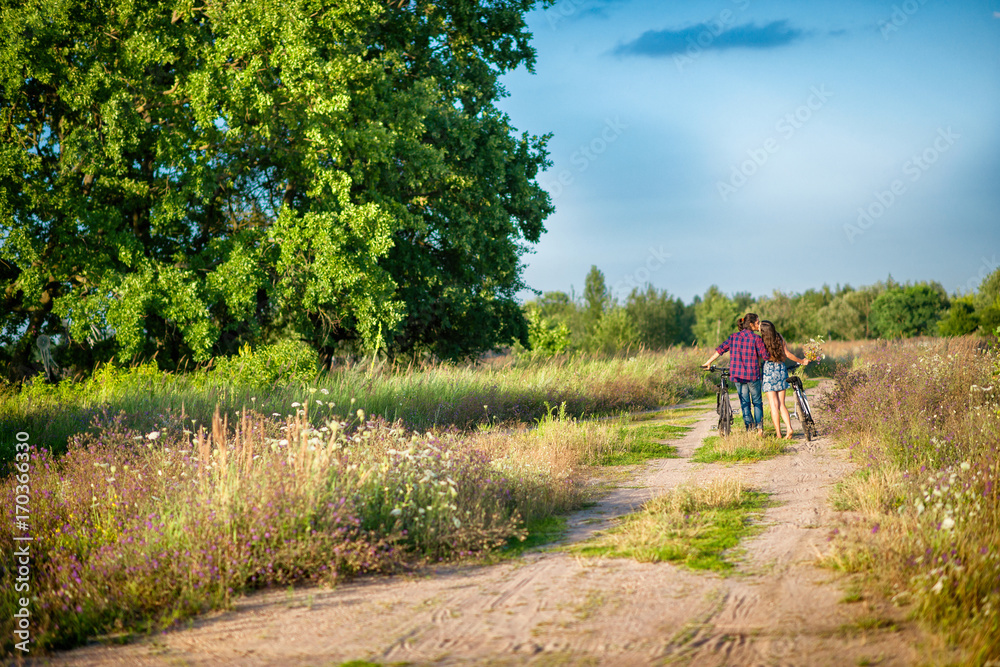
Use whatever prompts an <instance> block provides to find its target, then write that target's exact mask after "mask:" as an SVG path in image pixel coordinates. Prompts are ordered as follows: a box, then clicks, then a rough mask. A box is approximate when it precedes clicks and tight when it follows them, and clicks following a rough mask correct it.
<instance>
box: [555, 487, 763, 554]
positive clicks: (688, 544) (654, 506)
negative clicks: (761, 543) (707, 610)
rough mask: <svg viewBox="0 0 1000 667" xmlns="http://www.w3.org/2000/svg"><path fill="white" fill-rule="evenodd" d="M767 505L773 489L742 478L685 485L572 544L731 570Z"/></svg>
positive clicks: (579, 550) (583, 550) (581, 549)
mask: <svg viewBox="0 0 1000 667" xmlns="http://www.w3.org/2000/svg"><path fill="white" fill-rule="evenodd" d="M767 506H768V497H767V494H765V493H761V492H759V491H755V490H751V489H744V488H743V487H742V484H741V482H740V481H739V480H738V479H722V480H716V481H714V482H712V483H711V484H708V485H706V486H693V485H684V486H680V487H677V488H675V489H672V490H671V491H670V492H668V493H667V494H665V495H663V496H659V497H657V498H654V499H652V500H650V501H649V502H647V503H646V504H645V505H644V506H643V507H642V509H640V510H639V511H638V512H635V513H633V514H629V515H627V516H625V517H623V518H622V519H621V520H620V521H619V522H618V524H617V525H616V526H615V527H613V528H611V529H609V530H607V531H604V532H601V533H599V534H597V535H596V536H594V537H593V538H592V539H590V540H588V541H586V542H583V543H581V544H577V545H573V546H571V547H568V549H569V550H570V551H571V552H572V553H576V554H579V555H581V556H591V557H594V556H603V557H607V558H634V559H635V560H637V561H640V562H652V563H656V562H672V563H676V564H679V565H683V566H684V567H688V568H690V569H692V570H713V571H717V572H725V571H728V570H731V569H732V568H733V565H734V563H733V560H732V559H731V558H730V556H732V555H733V549H734V548H735V547H736V546H737V545H738V544H739V543H740V541H741V540H742V539H743V538H745V537H748V536H750V535H753V534H755V533H757V532H759V531H760V526H759V525H757V524H755V522H754V521H755V519H759V518H760V516H761V515H762V514H763V511H764V509H765V508H766V507H767Z"/></svg>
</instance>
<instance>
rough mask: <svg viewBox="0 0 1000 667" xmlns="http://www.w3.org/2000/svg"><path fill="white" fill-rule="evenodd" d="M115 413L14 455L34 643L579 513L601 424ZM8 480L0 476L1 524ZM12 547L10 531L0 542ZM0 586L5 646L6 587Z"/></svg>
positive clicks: (9, 509) (81, 636)
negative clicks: (24, 460) (20, 473)
mask: <svg viewBox="0 0 1000 667" xmlns="http://www.w3.org/2000/svg"><path fill="white" fill-rule="evenodd" d="M186 426H187V424H184V423H180V422H171V423H167V424H164V425H163V426H162V427H161V429H160V430H159V431H155V432H151V433H143V432H137V431H135V430H133V429H130V428H129V427H127V426H126V425H124V424H123V423H122V422H121V420H120V419H112V420H111V421H108V422H104V423H101V424H100V429H99V432H98V434H96V435H79V436H76V437H74V438H73V439H72V440H71V442H70V445H69V448H68V450H67V452H66V453H65V454H64V455H63V456H62V457H59V458H58V459H56V458H53V456H52V455H51V453H50V452H48V451H47V450H44V449H37V448H36V449H34V450H33V451H32V452H31V461H30V496H31V498H30V522H31V523H30V529H31V535H32V536H33V537H34V541H33V542H32V543H31V549H32V561H31V573H30V577H31V595H32V598H31V599H32V603H31V613H32V616H31V619H32V621H31V629H32V633H33V637H34V639H35V642H36V643H35V644H33V646H32V648H33V649H50V648H54V647H68V646H72V645H75V644H78V643H80V642H83V641H86V640H87V639H89V638H92V637H94V636H99V635H105V634H109V633H114V634H128V633H131V632H142V631H147V630H151V629H155V628H160V627H164V626H166V625H169V624H170V623H171V622H173V621H176V620H177V619H181V618H184V617H187V616H190V615H192V614H196V613H199V612H202V611H205V610H208V609H213V608H219V607H225V606H227V605H228V604H229V603H230V601H231V600H232V599H233V597H234V596H238V595H240V594H242V593H243V592H246V591H249V590H252V589H254V588H258V587H262V586H269V585H287V584H293V583H299V582H320V583H323V582H326V583H329V582H333V581H336V580H337V579H338V578H340V577H343V576H350V575H355V574H359V573H366V572H370V573H374V572H386V571H391V570H394V569H397V568H399V567H401V566H403V565H406V564H411V563H414V562H419V561H422V560H437V559H447V558H461V557H465V556H468V555H472V554H479V553H483V552H486V551H488V550H490V549H494V548H496V547H499V546H501V545H505V544H506V543H507V542H508V541H509V540H511V539H513V540H515V541H516V540H518V539H523V538H524V537H525V536H526V534H527V530H526V526H529V525H531V524H532V523H533V522H537V521H540V520H543V519H545V518H546V517H551V516H552V515H554V514H558V513H562V512H565V511H567V510H568V509H571V508H573V507H576V506H578V505H579V503H580V502H581V500H582V499H583V498H584V497H585V488H584V485H583V484H582V478H581V475H580V469H581V468H580V467H581V466H582V465H584V464H585V462H586V461H591V460H594V459H596V458H597V457H598V456H599V455H600V452H601V451H604V449H606V448H607V446H608V445H607V442H608V441H609V440H611V439H613V438H614V437H615V435H616V434H617V432H618V427H617V425H616V424H614V423H603V424H597V423H592V422H588V423H582V424H578V423H576V422H575V421H573V420H572V419H568V418H566V419H560V418H559V416H558V414H553V415H547V416H546V417H545V418H544V419H543V420H542V423H541V425H540V428H538V429H535V430H532V431H528V430H523V429H522V430H520V431H518V432H516V433H507V434H501V433H500V432H487V433H471V434H468V433H467V434H462V433H460V432H457V431H454V430H452V431H443V432H437V433H415V432H412V431H409V430H406V429H404V428H403V427H402V426H401V425H399V424H395V425H393V424H389V423H387V422H385V421H384V420H381V419H376V420H367V419H366V416H365V415H364V414H363V413H361V411H359V414H357V416H356V418H355V419H353V420H351V421H345V420H341V419H338V418H334V417H332V416H329V415H328V416H327V417H326V418H325V419H324V420H323V426H320V427H319V428H317V427H315V426H313V425H312V420H311V419H310V418H309V417H308V415H307V414H306V409H305V407H304V406H302V407H300V408H299V409H297V410H296V412H295V414H293V415H290V416H287V417H284V418H280V419H275V418H271V417H265V416H263V415H260V414H259V413H249V412H246V413H243V414H241V415H240V417H239V418H238V420H237V421H236V422H235V423H232V424H230V423H228V419H227V418H226V417H224V416H221V415H218V414H216V415H215V416H214V418H213V419H212V420H211V422H210V424H209V425H208V427H207V428H198V429H197V430H196V431H194V432H192V431H191V430H190V429H187V428H185V427H186ZM17 484H18V480H16V479H15V478H14V477H9V478H8V479H6V480H5V481H4V482H3V485H2V496H3V500H4V505H3V509H2V510H0V520H2V521H4V522H6V523H5V525H8V526H12V525H13V522H14V516H13V514H14V507H15V505H14V500H15V497H16V494H17V493H23V490H21V491H19V490H18V489H17ZM14 546H15V543H14V540H13V536H12V533H11V531H10V530H7V531H3V532H0V548H2V549H3V550H4V551H5V552H6V553H10V550H12V549H13V548H14ZM4 583H5V586H4V587H3V589H2V592H0V614H2V618H3V620H2V621H0V630H2V632H3V637H4V640H3V646H4V648H5V650H6V651H10V650H11V646H12V643H11V638H12V637H13V634H12V629H13V628H12V623H13V618H14V616H13V613H14V611H15V610H16V609H17V606H16V602H17V596H18V594H17V593H16V592H15V591H14V588H13V586H11V585H9V584H10V583H11V582H10V581H5V582H4Z"/></svg>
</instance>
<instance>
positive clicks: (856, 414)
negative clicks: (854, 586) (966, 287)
mask: <svg viewBox="0 0 1000 667" xmlns="http://www.w3.org/2000/svg"><path fill="white" fill-rule="evenodd" d="M998 394H1000V359H998V355H997V353H996V352H995V351H986V350H982V349H980V347H979V346H978V344H977V343H976V340H975V339H973V338H970V337H966V338H957V339H950V341H936V342H926V341H925V342H921V343H918V344H909V345H906V344H893V345H889V346H887V347H884V348H882V349H880V350H875V351H872V352H869V353H868V354H866V355H865V357H864V358H863V362H862V363H861V364H859V365H858V367H856V368H855V369H853V370H851V371H846V372H842V373H841V374H840V375H838V377H837V382H836V386H835V387H834V389H833V391H831V392H830V393H829V394H828V396H827V399H826V403H827V408H828V410H829V411H830V412H831V413H832V416H831V417H830V418H829V420H828V423H829V425H830V427H831V428H832V430H833V431H834V433H835V434H836V435H837V436H838V437H839V438H840V439H841V440H842V441H843V442H844V443H846V444H847V445H848V446H849V447H850V450H851V456H852V458H853V459H854V460H855V461H856V462H857V463H859V464H860V465H862V466H863V468H862V469H861V471H860V472H859V481H858V482H857V483H855V482H852V481H850V480H848V481H847V482H845V483H844V484H843V485H842V486H841V488H840V490H839V491H838V492H837V493H836V494H835V496H834V497H835V500H836V502H837V503H838V507H840V508H843V509H850V510H853V511H855V512H856V513H857V514H856V515H854V516H856V517H858V518H857V519H856V520H854V521H852V520H851V519H850V515H849V517H847V518H845V526H844V528H845V530H844V531H843V533H842V536H841V537H839V538H837V539H836V540H835V541H834V548H833V550H832V551H831V553H830V554H829V556H828V557H827V561H828V562H830V563H832V564H834V565H837V566H839V567H843V568H845V569H849V570H862V571H866V572H869V573H870V574H871V575H872V576H873V577H874V578H875V579H876V580H877V581H878V582H880V583H881V584H882V585H883V586H885V587H886V588H887V590H889V591H890V592H891V594H893V595H895V596H896V598H897V599H898V600H910V601H912V602H913V610H914V612H915V613H916V614H917V616H918V617H919V618H921V619H923V620H924V621H926V622H928V623H930V624H931V625H932V626H934V627H935V628H937V629H939V630H941V631H943V632H945V633H946V634H947V635H949V636H950V637H951V638H952V639H953V640H954V641H955V642H957V643H959V644H961V645H962V646H963V647H964V648H965V649H966V650H967V651H968V653H969V660H970V661H971V663H973V664H981V663H982V662H985V661H987V660H996V659H997V658H1000V588H998V587H997V582H998V581H1000V457H998V455H997V451H996V443H997V442H998V441H1000V409H998V408H1000V402H998V399H997V396H998ZM862 478H863V479H862Z"/></svg>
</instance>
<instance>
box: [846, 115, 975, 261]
mask: <svg viewBox="0 0 1000 667" xmlns="http://www.w3.org/2000/svg"><path fill="white" fill-rule="evenodd" d="M961 138H962V135H961V134H956V133H955V132H954V131H952V129H951V126H949V127H948V128H946V129H942V128H938V132H937V137H935V138H934V141H933V142H931V145H930V146H928V147H927V148H925V149H924V150H923V151H921V152H919V153H914V154H913V155H912V156H911V157H910V159H909V160H907V161H906V162H904V163H903V166H902V171H903V175H904V176H907V177H908V178H909V181H910V182H911V183H916V182H917V181H919V180H920V178H921V176H923V175H924V174H925V173H926V172H927V170H928V169H930V168H931V167H932V166H933V165H934V164H935V163H936V162H937V161H938V159H940V157H941V155H942V154H943V153H947V152H948V151H949V150H951V147H952V146H954V145H955V142H956V141H958V140H959V139H961ZM907 192H908V186H907V184H906V181H904V180H903V179H901V178H897V179H894V180H893V181H892V183H890V184H889V187H887V188H886V189H885V190H879V191H877V192H875V195H874V198H873V199H872V202H871V203H870V204H868V205H867V206H861V207H859V208H858V219H857V221H856V222H855V224H853V225H852V224H851V223H847V224H845V225H844V234H845V235H846V236H847V240H848V241H849V242H851V243H854V241H855V239H857V237H859V236H862V235H863V234H864V233H865V232H866V231H868V230H869V229H871V227H872V225H874V224H875V223H876V221H878V220H879V218H881V217H882V216H883V215H885V213H886V211H888V210H889V209H890V208H892V206H893V205H894V204H895V203H896V202H897V201H899V200H900V198H901V197H902V196H903V195H905V194H906V193H907Z"/></svg>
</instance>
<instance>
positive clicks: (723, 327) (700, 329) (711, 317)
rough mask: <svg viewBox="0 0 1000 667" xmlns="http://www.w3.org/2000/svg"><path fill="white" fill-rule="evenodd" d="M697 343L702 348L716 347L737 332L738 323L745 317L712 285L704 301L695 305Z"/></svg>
mask: <svg viewBox="0 0 1000 667" xmlns="http://www.w3.org/2000/svg"><path fill="white" fill-rule="evenodd" d="M694 312H695V318H696V321H695V324H694V327H693V328H692V333H693V334H694V338H695V341H696V342H697V344H698V345H701V346H702V347H715V346H716V345H719V344H721V343H722V342H723V341H724V340H726V338H727V337H728V336H729V335H730V334H731V333H733V332H734V331H736V327H737V323H736V321H737V320H738V319H739V318H740V317H741V316H742V315H743V313H741V312H740V311H739V309H738V307H737V305H736V303H735V302H733V300H732V299H730V298H729V297H727V296H726V295H725V294H723V293H722V292H721V291H719V288H718V287H717V286H715V285H712V286H711V287H709V288H708V291H707V292H705V296H704V297H703V298H702V300H701V301H700V302H698V303H696V304H695V306H694Z"/></svg>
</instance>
